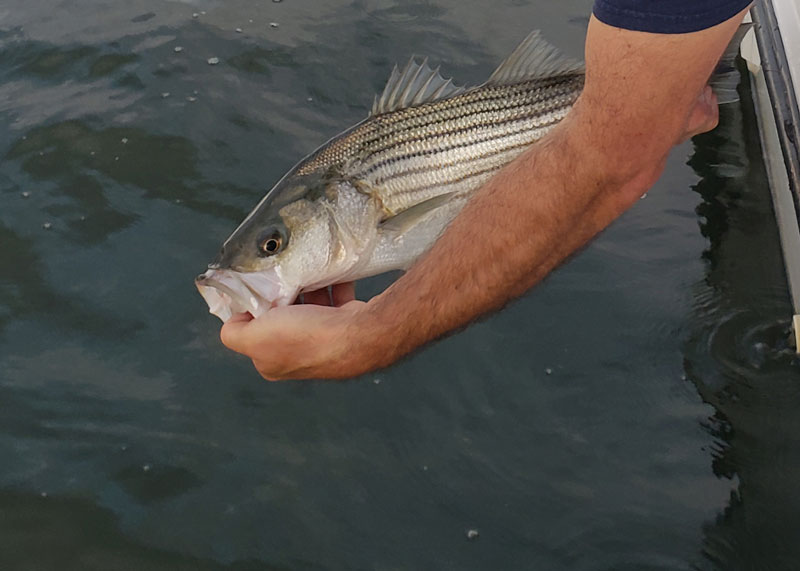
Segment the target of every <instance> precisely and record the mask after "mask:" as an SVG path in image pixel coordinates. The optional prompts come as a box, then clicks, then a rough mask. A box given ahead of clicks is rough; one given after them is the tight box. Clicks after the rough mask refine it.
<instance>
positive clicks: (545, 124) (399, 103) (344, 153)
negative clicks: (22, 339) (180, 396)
mask: <svg viewBox="0 0 800 571" xmlns="http://www.w3.org/2000/svg"><path fill="white" fill-rule="evenodd" d="M583 81H584V73H583V66H582V65H581V64H580V63H579V62H575V61H573V60H570V59H567V58H565V57H563V56H562V55H560V54H559V53H558V52H557V51H556V50H555V48H553V47H552V46H550V45H549V44H547V43H546V42H545V41H544V40H542V39H541V37H540V36H539V34H538V33H537V32H534V33H533V34H531V35H530V36H528V38H526V40H525V41H523V42H522V44H520V46H519V47H518V48H517V49H516V50H515V51H514V52H513V53H512V54H511V56H509V58H508V59H507V60H506V61H505V62H503V64H502V65H501V66H500V67H499V68H498V69H497V71H495V72H494V74H492V76H491V77H490V78H489V80H488V81H487V82H486V83H484V84H483V85H481V86H478V87H474V88H469V89H466V88H463V87H458V86H455V85H453V83H452V82H451V81H450V80H445V79H443V78H442V77H441V75H440V74H439V72H438V69H437V70H433V69H431V68H429V67H428V66H427V63H426V62H422V63H417V62H415V61H414V60H413V59H412V60H411V61H410V62H409V64H408V65H407V66H406V67H405V68H404V69H403V70H402V71H401V70H399V69H398V68H395V69H394V71H393V72H392V75H391V77H390V79H389V82H388V84H387V86H386V89H385V90H384V92H383V94H382V95H381V97H380V98H377V97H376V99H375V102H374V104H373V109H372V113H371V114H370V116H369V117H368V118H367V119H366V120H365V121H363V122H361V123H359V124H358V125H356V126H354V127H352V128H351V129H349V130H347V131H345V132H344V133H342V134H341V135H339V136H337V137H335V138H334V139H332V140H330V141H329V142H327V143H326V144H324V145H323V146H322V147H320V148H319V149H317V151H315V152H314V153H312V154H311V155H310V156H309V157H307V158H306V159H304V160H302V161H301V162H300V163H299V164H298V165H297V166H295V167H294V168H293V169H292V170H290V171H289V173H287V174H286V175H285V176H284V177H283V178H282V179H281V180H280V181H279V182H278V183H277V184H276V185H275V186H274V187H273V189H272V190H271V191H270V192H269V193H267V195H266V196H265V197H264V198H263V199H262V201H261V202H260V203H259V204H258V205H257V206H256V208H255V209H254V210H253V211H252V212H251V213H250V214H249V215H248V216H247V218H245V220H244V222H242V224H241V225H240V226H239V227H238V228H237V229H236V230H235V231H234V232H233V234H232V235H231V236H230V237H229V238H228V240H226V242H225V243H224V245H223V248H222V251H221V252H220V255H219V256H218V257H217V259H216V260H215V261H214V263H212V264H211V265H209V270H208V271H207V272H206V273H205V274H203V275H201V276H199V277H198V278H197V280H196V283H197V287H198V289H199V290H200V293H201V294H202V295H203V297H204V298H205V299H206V301H207V302H208V304H209V307H210V309H211V312H212V313H214V314H216V315H218V316H219V317H220V318H222V319H223V320H226V319H227V318H228V317H230V315H232V314H233V313H236V312H242V311H249V312H250V313H252V314H253V315H255V316H258V315H261V314H263V313H265V312H266V311H268V310H269V309H270V308H271V307H274V306H275V305H283V304H287V303H291V302H292V301H293V300H294V299H295V297H296V296H297V295H298V294H299V293H301V292H303V291H309V290H312V289H318V288H320V287H324V286H326V285H330V284H333V283H339V282H342V281H347V280H353V279H360V278H362V277H366V276H370V275H375V274H377V273H381V272H384V271H387V270H392V269H405V268H407V267H408V266H409V265H410V264H411V263H413V261H414V260H415V259H416V258H417V257H419V255H421V254H422V253H423V252H424V251H425V250H427V249H428V248H429V247H430V245H431V244H432V243H433V242H434V241H435V240H436V238H437V237H438V236H439V235H440V234H441V232H442V231H443V230H444V228H446V226H447V224H448V223H449V222H450V221H451V220H452V219H453V218H454V217H455V216H456V215H457V213H458V212H459V211H460V209H461V208H462V207H463V205H464V204H465V202H466V200H467V199H468V197H469V196H470V194H471V193H472V192H473V191H474V190H475V189H476V188H478V187H480V186H481V185H482V184H483V183H484V182H486V181H487V180H488V179H489V178H491V176H492V175H493V174H494V173H496V172H497V171H498V170H499V169H500V168H502V167H503V166H504V165H506V164H508V163H509V162H510V161H512V160H513V159H514V158H515V157H517V156H518V155H519V154H520V153H521V152H522V151H524V150H525V149H526V148H527V147H528V146H530V145H531V144H532V143H533V142H535V141H536V140H538V139H539V138H541V137H542V136H543V135H544V134H546V133H547V131H549V130H550V129H552V128H553V127H554V126H555V125H556V124H557V123H558V122H559V121H560V120H561V119H563V118H564V117H565V116H566V114H567V113H568V112H569V109H570V108H571V107H572V105H573V104H574V102H575V100H576V99H577V98H578V96H579V95H580V92H581V90H582V88H583Z"/></svg>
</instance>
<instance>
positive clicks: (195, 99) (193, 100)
mask: <svg viewBox="0 0 800 571" xmlns="http://www.w3.org/2000/svg"><path fill="white" fill-rule="evenodd" d="M186 101H188V102H189V103H194V102H195V101H197V97H193V96H191V95H190V96H189V97H187V98H186Z"/></svg>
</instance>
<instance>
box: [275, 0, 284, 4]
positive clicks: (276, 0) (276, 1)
mask: <svg viewBox="0 0 800 571" xmlns="http://www.w3.org/2000/svg"><path fill="white" fill-rule="evenodd" d="M272 1H273V2H275V3H276V4H278V3H280V2H282V1H283V0H272Z"/></svg>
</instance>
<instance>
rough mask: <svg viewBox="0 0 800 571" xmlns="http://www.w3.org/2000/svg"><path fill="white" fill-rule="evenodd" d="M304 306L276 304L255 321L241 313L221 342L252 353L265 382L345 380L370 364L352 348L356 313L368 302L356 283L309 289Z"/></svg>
mask: <svg viewBox="0 0 800 571" xmlns="http://www.w3.org/2000/svg"><path fill="white" fill-rule="evenodd" d="M303 297H304V299H303V301H304V304H299V305H291V306H285V307H276V308H273V309H271V310H269V311H268V312H267V313H265V314H264V315H262V316H261V317H259V318H258V319H254V318H253V316H252V315H250V314H249V313H240V314H237V315H234V316H233V317H232V318H231V319H229V320H228V321H227V322H226V323H225V324H224V325H223V326H222V330H221V331H220V337H221V339H222V343H223V344H224V345H225V346H226V347H228V348H229V349H232V350H233V351H236V352H237V353H241V354H243V355H246V356H247V357H250V359H252V360H253V365H255V367H256V369H257V370H258V372H259V373H260V374H261V376H262V377H264V378H265V379H267V380H271V381H274V380H282V379H298V378H346V377H353V376H356V375H358V374H361V373H364V372H366V371H367V370H369V369H370V368H372V367H371V366H370V363H369V362H368V361H367V360H366V359H363V358H360V357H359V354H358V352H357V351H355V350H354V349H355V348H357V347H359V346H361V345H362V343H359V342H356V341H354V340H353V332H354V331H357V330H358V329H357V328H356V327H354V324H355V322H356V319H357V317H358V316H359V315H360V314H361V312H362V311H363V309H364V308H365V307H366V304H365V303H364V302H361V301H356V300H355V287H354V284H353V283H352V282H351V283H346V284H337V285H335V286H332V287H331V288H330V290H328V289H327V288H326V289H322V290H318V291H315V292H308V293H306V294H305V295H304V296H303Z"/></svg>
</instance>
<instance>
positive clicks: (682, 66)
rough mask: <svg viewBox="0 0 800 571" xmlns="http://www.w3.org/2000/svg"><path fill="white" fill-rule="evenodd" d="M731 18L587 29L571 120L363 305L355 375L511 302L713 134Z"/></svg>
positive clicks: (357, 329)
mask: <svg viewBox="0 0 800 571" xmlns="http://www.w3.org/2000/svg"><path fill="white" fill-rule="evenodd" d="M742 16H743V13H742V14H739V15H738V16H737V17H736V18H733V19H731V20H729V21H728V22H725V23H723V24H720V25H719V26H717V27H715V28H712V29H709V30H704V31H702V32H697V33H692V34H684V35H681V36H657V35H652V34H643V33H638V32H628V31H624V30H619V29H616V28H612V27H609V26H606V25H604V24H601V23H599V22H598V21H596V20H595V19H594V18H593V19H592V21H591V23H590V26H589V32H588V35H587V44H586V62H587V76H586V88H585V90H584V93H583V94H582V95H581V97H580V98H579V100H578V102H577V103H576V105H575V107H574V109H573V110H572V112H571V113H570V114H569V116H568V117H567V118H566V119H564V121H563V122H562V123H561V124H560V125H558V126H557V127H556V128H555V129H554V130H553V131H552V132H551V133H550V134H549V135H548V136H546V137H545V138H544V139H542V140H541V141H540V142H539V143H537V144H536V145H534V146H533V147H532V148H531V149H529V150H528V151H526V152H525V153H524V154H523V155H521V156H520V157H519V158H518V159H517V160H515V161H514V162H512V163H511V164H510V165H508V166H507V167H506V168H504V169H503V170H502V171H500V172H499V173H498V175H497V176H495V177H494V178H493V179H492V180H490V181H489V183H487V184H486V185H485V186H484V187H483V188H481V189H479V190H478V191H477V192H476V195H475V196H474V197H473V198H472V199H471V200H470V202H469V203H468V204H467V206H466V207H465V208H464V210H463V211H462V213H461V214H460V215H459V216H458V217H457V218H456V219H455V220H454V221H453V222H452V224H451V225H450V227H449V228H448V229H447V230H446V231H445V233H444V234H443V236H442V237H441V238H440V239H439V240H438V241H437V242H436V244H434V246H433V247H432V248H431V250H430V251H429V252H428V253H427V254H426V255H425V256H424V257H423V258H422V259H421V260H420V261H418V262H417V264H415V265H414V267H412V268H411V269H410V270H409V271H408V272H407V273H406V274H405V275H404V276H403V277H402V278H401V279H399V280H398V281H397V282H395V283H394V284H393V285H392V286H391V287H390V288H388V289H387V290H386V291H385V292H384V293H383V294H381V295H379V296H377V297H375V298H373V299H372V300H371V301H370V302H369V303H368V305H367V307H366V308H365V311H362V312H361V317H360V319H358V320H357V321H356V323H357V325H356V327H355V328H351V329H350V331H349V334H350V335H353V336H354V338H357V339H361V340H362V341H364V342H363V343H360V344H359V343H355V344H356V345H358V346H360V347H361V348H362V349H361V353H362V354H360V355H358V362H359V363H361V365H360V366H361V367H369V368H377V367H380V366H384V365H387V364H389V363H391V362H393V361H394V360H396V359H397V358H399V357H401V356H403V355H405V354H407V353H409V352H410V351H412V350H414V349H415V348H416V347H419V346H420V345H422V344H424V343H425V342H427V341H430V340H433V339H436V338H438V337H441V336H442V335H444V334H446V333H448V332H450V331H453V330H456V329H458V328H460V327H463V326H464V325H466V324H468V323H469V322H470V321H472V320H474V319H475V318H477V317H479V316H481V315H483V314H485V313H487V312H489V311H492V310H496V309H498V308H500V307H502V306H503V305H505V304H506V303H508V302H509V301H510V300H512V299H514V298H516V297H519V296H520V295H522V294H523V293H524V292H525V291H526V290H528V289H529V288H531V287H532V286H534V285H535V284H536V283H538V282H539V281H541V280H542V278H543V277H544V276H545V275H547V273H548V272H550V271H551V270H552V269H553V268H555V267H556V266H557V265H558V264H560V263H561V262H562V261H564V260H565V259H566V258H567V257H568V256H569V255H570V254H572V253H573V252H575V251H576V250H577V249H579V248H580V247H582V246H583V245H584V244H586V243H587V242H588V241H589V240H591V239H592V237H594V236H595V235H596V234H597V233H598V232H600V231H601V230H602V229H603V228H605V227H606V226H608V224H610V223H611V222H612V221H613V220H614V219H615V218H617V217H618V216H619V215H620V214H621V213H622V212H624V211H625V210H626V209H627V208H629V207H630V206H631V205H632V204H634V203H635V202H636V201H637V200H638V198H639V197H640V196H641V195H642V194H643V193H644V192H646V191H647V189H649V188H650V186H651V185H652V184H653V183H654V182H655V180H656V179H657V178H658V176H659V175H660V173H661V171H662V169H663V165H664V162H665V161H666V157H667V155H668V153H669V151H670V149H671V148H672V146H673V145H674V144H676V143H677V142H679V141H681V140H684V139H685V138H686V137H687V136H691V135H692V134H696V133H698V132H702V131H706V130H708V129H710V128H713V127H714V125H715V124H716V120H717V115H716V103H715V100H714V98H713V96H712V95H711V94H710V90H708V89H704V86H705V83H706V80H707V79H708V77H709V75H710V74H711V71H712V69H713V68H714V65H715V64H716V61H717V59H718V58H719V56H720V55H721V53H722V51H723V49H724V47H725V45H726V44H727V42H728V40H729V39H730V37H731V36H732V35H733V32H734V31H735V29H736V27H737V26H738V24H739V22H740V21H741V17H742ZM701 94H702V95H701ZM387 331H391V332H392V333H391V335H386V332H387Z"/></svg>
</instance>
